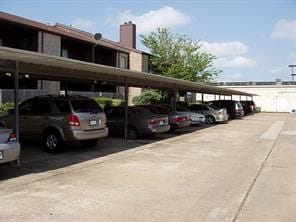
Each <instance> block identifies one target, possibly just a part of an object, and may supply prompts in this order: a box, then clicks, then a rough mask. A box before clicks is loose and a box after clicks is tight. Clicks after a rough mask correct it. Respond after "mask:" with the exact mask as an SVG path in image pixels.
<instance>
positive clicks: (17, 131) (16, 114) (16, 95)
mask: <svg viewBox="0 0 296 222" xmlns="http://www.w3.org/2000/svg"><path fill="white" fill-rule="evenodd" d="M18 103H19V61H16V62H15V71H14V117H15V125H14V127H15V135H16V141H17V142H19V141H20V123H19V106H18ZM16 165H18V166H19V165H20V157H18V158H17V160H16Z"/></svg>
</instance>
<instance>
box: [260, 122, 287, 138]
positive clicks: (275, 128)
mask: <svg viewBox="0 0 296 222" xmlns="http://www.w3.org/2000/svg"><path fill="white" fill-rule="evenodd" d="M284 124H285V121H276V122H274V123H273V124H272V125H271V126H270V127H269V129H268V130H267V131H265V133H263V134H262V135H261V137H260V139H264V140H274V139H276V138H277V137H278V135H279V134H280V132H281V130H282V128H283V126H284Z"/></svg>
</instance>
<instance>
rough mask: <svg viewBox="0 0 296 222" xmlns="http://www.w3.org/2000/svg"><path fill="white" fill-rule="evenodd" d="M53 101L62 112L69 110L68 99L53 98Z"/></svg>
mask: <svg viewBox="0 0 296 222" xmlns="http://www.w3.org/2000/svg"><path fill="white" fill-rule="evenodd" d="M54 103H55V104H56V106H57V107H58V109H59V111H60V112H62V113H69V112H71V109H70V106H69V103H68V101H66V100H55V101H54Z"/></svg>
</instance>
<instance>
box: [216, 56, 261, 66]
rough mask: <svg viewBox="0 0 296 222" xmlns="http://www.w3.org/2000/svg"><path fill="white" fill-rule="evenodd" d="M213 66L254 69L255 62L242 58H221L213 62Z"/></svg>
mask: <svg viewBox="0 0 296 222" xmlns="http://www.w3.org/2000/svg"><path fill="white" fill-rule="evenodd" d="M215 65H216V66H217V67H221V68H230V67H254V66H255V65H256V61H255V60H253V59H250V58H247V57H244V56H232V57H221V58H217V59H216V60H215Z"/></svg>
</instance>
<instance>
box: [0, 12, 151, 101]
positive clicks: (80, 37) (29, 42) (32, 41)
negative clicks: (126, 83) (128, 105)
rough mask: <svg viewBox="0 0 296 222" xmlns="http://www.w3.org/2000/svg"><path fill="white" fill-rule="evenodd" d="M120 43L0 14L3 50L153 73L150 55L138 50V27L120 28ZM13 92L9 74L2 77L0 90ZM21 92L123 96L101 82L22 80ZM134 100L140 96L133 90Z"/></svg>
mask: <svg viewBox="0 0 296 222" xmlns="http://www.w3.org/2000/svg"><path fill="white" fill-rule="evenodd" d="M119 39H120V41H119V42H115V41H112V40H109V39H105V38H104V37H102V34H100V33H97V34H95V35H94V34H92V33H88V32H85V31H83V30H79V29H76V28H74V27H71V26H67V25H63V24H59V23H56V24H55V25H49V24H43V23H40V22H37V21H32V20H29V19H26V18H22V17H19V16H15V15H12V14H8V13H5V12H0V46H5V47H11V48H17V49H22V50H28V51H33V52H39V53H45V54H49V55H54V56H61V57H66V58H70V59H76V60H81V61H85V62H90V63H96V64H102V65H106V66H112V67H118V68H122V69H130V70H135V71H141V72H152V71H151V65H150V62H149V57H150V55H149V54H148V53H145V52H142V51H140V50H137V49H136V25H135V24H133V23H132V22H125V23H124V24H122V25H120V29H119ZM9 88H13V80H12V78H11V75H10V74H9V73H2V74H1V73H0V89H9ZM20 88H23V89H42V90H44V91H45V93H46V94H51V93H53V94H56V93H58V92H60V91H61V90H64V89H65V88H67V89H68V90H78V91H103V92H118V93H120V92H122V89H121V87H118V86H116V85H110V84H108V83H100V82H97V81H95V82H82V81H80V82H73V81H71V80H67V81H66V82H65V81H51V80H38V79H34V78H30V76H29V75H24V76H21V78H20ZM129 90H130V91H129V94H130V96H131V97H132V96H133V95H137V94H139V93H140V92H141V89H139V88H130V89H129Z"/></svg>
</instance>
